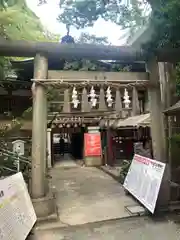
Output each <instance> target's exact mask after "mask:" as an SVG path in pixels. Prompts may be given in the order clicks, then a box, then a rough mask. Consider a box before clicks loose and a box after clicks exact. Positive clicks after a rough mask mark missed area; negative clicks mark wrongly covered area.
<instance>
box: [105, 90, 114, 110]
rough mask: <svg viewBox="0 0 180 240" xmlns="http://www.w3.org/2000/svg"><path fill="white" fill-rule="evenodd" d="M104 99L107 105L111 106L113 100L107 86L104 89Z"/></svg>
mask: <svg viewBox="0 0 180 240" xmlns="http://www.w3.org/2000/svg"><path fill="white" fill-rule="evenodd" d="M106 101H107V103H108V107H112V104H113V100H112V94H111V89H110V87H108V88H107V90H106Z"/></svg>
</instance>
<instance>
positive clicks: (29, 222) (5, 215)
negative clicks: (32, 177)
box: [0, 173, 37, 240]
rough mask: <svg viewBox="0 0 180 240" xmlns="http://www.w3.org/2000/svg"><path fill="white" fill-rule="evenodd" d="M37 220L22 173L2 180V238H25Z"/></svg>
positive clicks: (0, 186)
mask: <svg viewBox="0 0 180 240" xmlns="http://www.w3.org/2000/svg"><path fill="white" fill-rule="evenodd" d="M36 220H37V218H36V214H35V211H34V208H33V205H32V202H31V199H30V196H29V193H28V190H27V187H26V184H25V182H24V179H23V176H22V173H17V174H15V175H13V176H10V177H7V178H5V179H2V180H0V239H1V240H25V239H26V237H27V235H28V234H29V232H30V231H31V229H32V227H33V225H34V224H35V222H36Z"/></svg>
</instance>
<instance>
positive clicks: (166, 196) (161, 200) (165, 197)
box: [155, 164, 171, 212]
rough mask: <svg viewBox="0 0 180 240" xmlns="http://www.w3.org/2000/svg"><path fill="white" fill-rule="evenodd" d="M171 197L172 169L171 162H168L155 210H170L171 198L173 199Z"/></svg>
mask: <svg viewBox="0 0 180 240" xmlns="http://www.w3.org/2000/svg"><path fill="white" fill-rule="evenodd" d="M170 198H171V189H170V169H169V164H166V168H165V171H164V176H163V179H162V182H161V187H160V191H159V196H158V199H157V204H156V210H155V212H161V211H166V210H168V208H169V204H170V200H171V199H170Z"/></svg>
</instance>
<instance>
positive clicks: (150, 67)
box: [147, 58, 170, 209]
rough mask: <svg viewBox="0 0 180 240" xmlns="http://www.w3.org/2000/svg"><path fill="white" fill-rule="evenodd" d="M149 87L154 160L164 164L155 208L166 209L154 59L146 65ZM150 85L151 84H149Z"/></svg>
mask: <svg viewBox="0 0 180 240" xmlns="http://www.w3.org/2000/svg"><path fill="white" fill-rule="evenodd" d="M147 71H148V72H149V81H150V87H149V89H148V95H149V106H150V114H151V137H152V147H153V155H154V159H155V160H157V161H160V162H164V163H166V169H165V172H164V177H163V180H162V184H161V189H160V192H159V197H158V201H157V208H158V207H159V209H160V208H166V207H167V206H168V204H169V201H170V171H169V163H168V159H167V154H166V147H167V146H166V137H165V124H164V115H163V108H162V100H161V89H160V75H159V65H158V62H157V61H156V59H155V58H152V59H151V61H149V62H148V63H147ZM151 83H152V84H151Z"/></svg>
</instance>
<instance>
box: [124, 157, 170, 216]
mask: <svg viewBox="0 0 180 240" xmlns="http://www.w3.org/2000/svg"><path fill="white" fill-rule="evenodd" d="M165 166H166V165H165V164H164V163H162V162H158V161H155V160H152V159H150V158H146V157H143V156H140V155H137V154H135V155H134V158H133V160H132V163H131V166H130V168H129V171H128V174H127V176H126V179H125V181H124V187H125V189H127V190H128V191H129V192H130V193H131V194H132V195H133V196H134V197H135V198H137V199H138V200H139V201H140V202H141V203H142V204H143V205H144V206H145V207H146V208H147V209H148V210H149V211H150V212H151V213H154V210H155V207H156V202H157V198H158V194H159V190H160V186H161V181H162V178H163V174H164V170H165Z"/></svg>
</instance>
